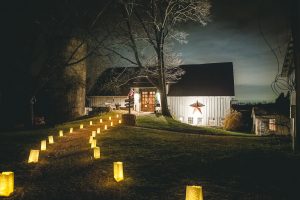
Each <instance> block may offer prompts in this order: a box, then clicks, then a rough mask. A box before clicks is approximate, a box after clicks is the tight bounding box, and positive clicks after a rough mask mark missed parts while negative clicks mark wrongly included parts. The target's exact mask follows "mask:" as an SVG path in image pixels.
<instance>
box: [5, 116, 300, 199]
mask: <svg viewBox="0 0 300 200" xmlns="http://www.w3.org/2000/svg"><path fill="white" fill-rule="evenodd" d="M101 117H102V118H103V119H104V123H107V122H108V115H105V116H101ZM98 119H99V117H97V118H93V119H91V120H93V121H94V123H95V122H96V121H97V122H98ZM89 120H90V119H86V120H82V121H74V122H71V123H66V124H64V125H61V126H58V127H56V128H54V129H47V130H46V129H45V130H35V131H20V132H7V133H0V138H1V140H0V152H1V153H0V171H5V170H12V171H14V172H15V188H16V192H15V194H14V195H13V196H12V198H8V199H18V200H19V199H20V200H25V199H26V200H29V199H30V200H31V199H39V200H44V199H47V200H54V199H59V200H63V199H70V200H77V199H78V200H79V199H83V200H86V199H102V200H106V199H107V200H114V199H116V200H119V199H125V200H143V199H149V200H184V199H185V186H186V185H191V184H195V185H202V186H203V190H204V199H205V200H219V199H220V200H221V199H222V200H224V199H228V200H232V199H245V200H246V199H247V200H253V199H257V200H258V199H259V200H268V199H270V200H271V199H272V200H274V199H275V200H276V199H299V198H298V197H297V196H298V191H297V189H298V187H299V185H300V172H299V169H300V155H295V154H292V153H290V145H291V144H290V140H289V139H288V138H278V137H254V136H252V137H251V136H249V135H247V134H242V133H233V132H226V131H222V130H217V129H212V128H203V127H202V128H201V127H192V126H188V125H184V124H180V123H179V122H177V121H173V120H171V119H168V118H167V119H166V118H163V117H156V116H154V115H150V116H140V117H138V121H137V126H136V127H127V126H123V125H120V126H114V127H112V128H109V130H107V131H105V132H103V131H102V133H101V134H100V135H97V146H99V147H100V148H101V159H99V160H94V159H93V157H92V153H93V152H92V150H91V149H90V145H89V144H88V139H89V136H90V135H91V131H92V130H96V128H97V127H101V129H103V125H100V124H99V123H97V124H96V125H94V126H88V121H89ZM80 123H84V124H85V128H84V129H82V130H79V129H78V127H79V124H80ZM69 127H74V133H72V134H69V133H68V134H66V136H64V137H63V138H60V139H59V138H58V137H57V135H58V133H57V132H58V130H59V129H64V130H65V131H67V130H68V128H69ZM51 134H53V135H55V138H54V140H55V141H56V143H55V144H53V145H48V149H47V151H46V152H41V157H40V161H39V163H38V164H27V159H28V154H29V150H30V149H31V148H36V149H39V146H40V145H39V144H40V140H41V139H43V138H46V137H47V136H48V135H51ZM114 161H123V163H124V174H125V180H124V181H122V182H119V183H117V182H116V181H115V180H114V179H113V167H112V163H113V162H114ZM296 195H297V196H296Z"/></svg>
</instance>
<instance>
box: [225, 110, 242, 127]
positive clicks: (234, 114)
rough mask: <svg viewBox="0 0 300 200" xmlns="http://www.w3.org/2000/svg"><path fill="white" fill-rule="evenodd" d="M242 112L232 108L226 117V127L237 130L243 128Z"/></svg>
mask: <svg viewBox="0 0 300 200" xmlns="http://www.w3.org/2000/svg"><path fill="white" fill-rule="evenodd" d="M242 125H243V123H242V113H240V112H238V111H236V110H231V111H230V113H229V114H227V115H226V116H225V119H224V129H225V130H228V131H237V130H240V129H241V128H242Z"/></svg>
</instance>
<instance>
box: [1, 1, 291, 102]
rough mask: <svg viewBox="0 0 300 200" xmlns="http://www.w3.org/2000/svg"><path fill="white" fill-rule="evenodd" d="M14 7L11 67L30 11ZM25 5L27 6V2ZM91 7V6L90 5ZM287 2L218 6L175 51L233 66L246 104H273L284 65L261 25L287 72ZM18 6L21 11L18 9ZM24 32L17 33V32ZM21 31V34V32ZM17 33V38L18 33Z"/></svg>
mask: <svg viewBox="0 0 300 200" xmlns="http://www.w3.org/2000/svg"><path fill="white" fill-rule="evenodd" d="M17 2H18V1H15V2H14V3H11V4H10V5H9V7H8V9H6V10H5V11H6V14H5V15H7V16H6V18H7V19H9V20H7V21H6V23H7V24H8V26H7V27H8V28H7V29H6V31H7V35H8V38H9V37H11V39H8V40H6V42H7V44H8V45H7V48H6V49H7V52H6V53H10V54H11V55H10V56H6V58H8V64H9V65H12V62H11V61H12V60H15V59H14V56H15V55H16V51H18V47H17V46H14V45H19V44H20V43H21V42H20V40H21V39H22V38H21V37H19V36H16V37H15V35H16V33H17V32H19V31H20V30H22V29H26V28H25V27H23V26H24V25H23V23H22V20H20V19H22V18H24V16H22V15H30V13H31V11H30V8H26V9H25V8H23V6H16V5H18V4H16V3H17ZM23 3H24V2H23ZM87 3H88V1H87ZM286 3H287V2H286V1H285V0H213V4H212V13H211V14H212V21H211V22H210V23H209V24H208V25H207V26H205V27H202V26H201V25H200V24H194V23H188V24H184V25H181V27H180V28H181V30H183V31H185V32H187V33H188V34H189V36H188V43H187V44H178V45H176V46H175V49H176V51H178V52H180V53H181V54H182V59H183V62H184V64H201V63H213V62H233V64H234V70H235V71H234V73H235V89H236V99H237V100H242V101H272V100H274V99H275V98H276V95H275V94H274V93H273V92H272V89H271V86H270V85H271V83H272V81H273V80H274V78H275V75H276V74H277V73H278V64H277V62H276V59H275V57H274V55H273V54H272V52H271V50H270V48H269V47H268V46H267V44H266V42H265V41H264V39H263V37H262V34H261V33H260V30H259V23H260V24H261V27H262V31H263V33H264V35H265V36H266V38H267V40H268V42H269V43H270V44H271V45H272V47H273V48H275V49H276V52H277V54H278V57H279V60H280V63H279V66H280V67H281V66H282V62H283V59H284V55H285V51H286V45H287V42H288V40H289V31H288V30H289V24H288V20H287V19H288V17H287V16H288V14H287V5H286ZM13 4H14V5H15V6H16V8H14V7H13ZM17 26H18V27H21V28H13V27H17ZM15 30H16V31H15ZM14 32H16V33H14Z"/></svg>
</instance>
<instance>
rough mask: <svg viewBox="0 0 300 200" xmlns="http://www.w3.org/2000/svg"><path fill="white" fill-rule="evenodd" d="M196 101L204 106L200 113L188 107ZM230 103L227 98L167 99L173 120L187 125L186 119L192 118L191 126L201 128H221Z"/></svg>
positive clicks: (229, 99)
mask: <svg viewBox="0 0 300 200" xmlns="http://www.w3.org/2000/svg"><path fill="white" fill-rule="evenodd" d="M196 101H198V102H199V103H201V104H204V106H203V107H201V111H202V113H200V112H199V111H198V110H195V109H194V108H193V107H191V106H190V105H191V104H193V103H196ZM230 101H231V97H229V96H189V97H182V96H177V97H168V105H169V108H170V111H171V113H172V115H173V116H174V118H175V119H177V120H180V121H182V122H184V123H188V118H189V117H192V118H193V124H192V125H203V126H222V125H223V120H224V118H225V115H226V114H227V113H229V112H230ZM198 122H201V123H200V124H198Z"/></svg>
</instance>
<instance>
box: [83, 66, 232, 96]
mask: <svg viewBox="0 0 300 200" xmlns="http://www.w3.org/2000/svg"><path fill="white" fill-rule="evenodd" d="M180 67H181V68H182V69H183V70H184V71H185V74H184V75H183V76H182V77H181V79H180V80H179V81H177V82H176V83H170V89H169V93H168V96H234V78H233V65H232V63H231V62H227V63H210V64H193V65H181V66H180ZM128 69H130V70H133V71H136V70H138V68H136V67H129V68H128ZM122 70H124V68H123V67H122V68H121V67H119V68H108V69H106V70H105V71H104V72H103V73H102V74H101V75H100V77H99V78H98V81H97V84H95V85H94V87H93V88H92V90H91V92H90V93H89V95H90V96H92V95H95V96H96V95H100V96H127V94H128V92H129V89H130V87H154V86H153V85H152V84H151V83H149V82H148V81H147V79H132V80H131V81H129V82H128V83H127V84H126V85H123V86H122V87H120V88H117V91H113V90H103V89H101V87H100V88H99V85H103V84H105V83H108V82H109V81H110V80H111V78H112V76H113V74H114V72H117V73H120V72H121V71H122Z"/></svg>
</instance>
